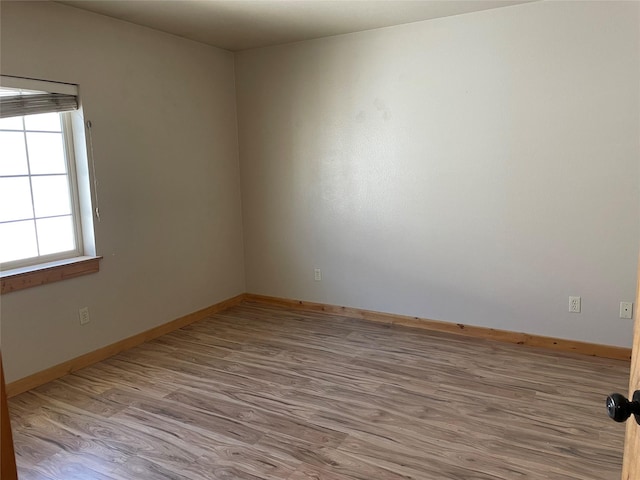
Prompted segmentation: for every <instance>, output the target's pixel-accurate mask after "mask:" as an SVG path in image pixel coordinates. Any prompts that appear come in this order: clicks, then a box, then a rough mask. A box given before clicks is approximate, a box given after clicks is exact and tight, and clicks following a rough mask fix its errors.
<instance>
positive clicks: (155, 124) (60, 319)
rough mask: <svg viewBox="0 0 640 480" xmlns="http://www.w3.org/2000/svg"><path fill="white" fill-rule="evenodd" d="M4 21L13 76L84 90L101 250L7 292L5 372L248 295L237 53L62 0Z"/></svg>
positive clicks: (14, 12) (22, 371)
mask: <svg viewBox="0 0 640 480" xmlns="http://www.w3.org/2000/svg"><path fill="white" fill-rule="evenodd" d="M0 16H1V21H2V24H1V27H2V28H1V38H0V40H1V50H0V60H1V63H0V70H1V72H2V73H3V74H7V75H17V76H25V77H33V78H41V79H47V80H54V81H62V82H71V83H78V84H79V85H80V92H81V100H82V104H83V109H84V114H85V119H87V120H91V121H92V122H93V135H94V149H95V162H96V171H97V175H98V181H99V188H98V190H99V202H100V211H101V218H102V221H101V222H100V223H96V226H95V230H96V243H97V251H98V254H100V255H103V256H104V260H102V262H101V271H100V273H98V274H95V275H89V276H84V277H80V278H77V279H73V280H67V281H63V282H59V283H54V284H50V285H45V286H42V287H38V288H33V289H29V290H22V291H19V292H14V293H11V294H8V295H3V296H2V300H1V301H2V305H1V321H2V354H3V357H4V362H5V365H4V366H5V370H6V374H7V380H8V381H12V380H15V379H18V378H21V377H24V376H26V375H29V374H31V373H34V372H37V371H39V370H42V369H44V368H47V367H50V366H52V365H55V364H57V363H60V362H62V361H65V360H68V359H70V358H73V357H76V356H78V355H81V354H83V353H86V352H89V351H92V350H95V349H96V348H99V347H101V346H104V345H107V344H110V343H113V342H115V341H117V340H120V339H122V338H126V337H128V336H130V335H133V334H136V333H138V332H141V331H144V330H147V329H149V328H152V327H154V326H156V325H159V324H162V323H166V322H167V321H170V320H173V319H175V318H177V317H180V316H182V315H185V314H187V313H190V312H192V311H195V310H198V309H200V308H204V307H207V306H209V305H211V304H213V303H216V302H218V301H221V300H224V299H227V298H229V297H232V296H234V295H237V294H239V293H242V292H244V291H245V286H244V267H243V253H242V249H243V247H242V222H241V210H240V187H239V185H240V182H239V168H238V158H237V133H236V110H235V86H234V72H233V68H234V66H233V56H232V54H231V53H229V52H225V51H223V50H219V49H215V48H212V47H207V46H204V45H201V44H198V43H195V42H190V41H187V40H183V39H180V38H177V37H173V36H171V35H166V34H163V33H159V32H155V31H153V30H150V29H146V28H143V27H138V26H135V25H132V24H129V23H125V22H120V21H117V20H112V19H109V18H107V17H102V16H99V15H95V14H91V13H86V12H83V11H80V10H77V9H74V8H70V7H65V6H62V5H58V4H54V3H50V4H47V3H44V4H43V3H40V2H37V3H33V2H19V3H18V2H16V3H14V2H11V3H7V2H2V11H1V15H0ZM82 306H88V307H89V309H90V314H91V323H90V324H88V325H86V326H84V327H80V326H79V322H78V316H77V315H78V308H79V307H82Z"/></svg>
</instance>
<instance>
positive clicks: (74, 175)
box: [0, 75, 95, 277]
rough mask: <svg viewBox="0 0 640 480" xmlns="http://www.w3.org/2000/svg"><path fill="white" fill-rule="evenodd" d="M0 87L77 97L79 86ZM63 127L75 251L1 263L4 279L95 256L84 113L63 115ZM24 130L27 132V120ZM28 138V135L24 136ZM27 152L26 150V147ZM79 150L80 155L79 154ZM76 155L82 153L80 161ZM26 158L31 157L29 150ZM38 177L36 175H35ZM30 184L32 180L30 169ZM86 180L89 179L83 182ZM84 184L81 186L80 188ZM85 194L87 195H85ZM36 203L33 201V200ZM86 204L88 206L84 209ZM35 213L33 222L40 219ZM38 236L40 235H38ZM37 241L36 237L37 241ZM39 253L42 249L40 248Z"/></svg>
mask: <svg viewBox="0 0 640 480" xmlns="http://www.w3.org/2000/svg"><path fill="white" fill-rule="evenodd" d="M0 84H1V85H2V86H3V87H9V88H18V89H23V90H37V91H46V92H50V93H73V94H76V95H77V86H76V85H68V84H59V83H54V82H48V81H40V80H31V79H22V78H16V77H6V76H4V75H3V76H2V77H1V81H0ZM59 115H60V124H61V131H62V143H63V151H64V161H65V165H66V178H67V182H68V185H69V196H70V203H71V218H72V222H73V228H74V238H75V249H73V250H68V251H65V252H56V253H52V254H45V255H39V254H38V256H35V257H29V258H23V259H16V260H12V261H8V262H3V263H0V273H1V272H5V273H3V274H2V276H3V277H4V275H5V274H7V273H11V272H14V271H15V272H20V271H24V270H25V269H30V270H33V269H37V268H39V267H42V268H49V267H50V266H51V265H55V264H56V262H58V263H59V262H63V263H64V262H68V261H73V260H74V259H77V260H79V261H83V260H85V259H86V258H88V256H95V243H94V234H93V219H92V213H91V212H92V206H91V193H90V187H89V183H90V182H89V178H88V168H87V166H86V165H82V164H81V163H79V160H80V161H84V162H85V163H86V161H87V156H86V145H85V144H84V122H83V119H82V112H81V111H80V110H78V111H65V112H60V113H59ZM20 118H22V119H23V130H22V132H23V133H24V132H25V130H26V129H25V128H24V127H25V124H24V116H22V117H20ZM25 134H26V133H25ZM78 134H79V135H78ZM25 148H26V146H25ZM78 148H80V152H78V150H77V149H78ZM77 153H82V155H80V158H79V157H78V155H77ZM27 155H29V153H28V150H27ZM78 169H80V170H81V171H83V172H85V175H84V176H83V178H82V179H80V178H79V175H78ZM34 176H35V175H34ZM28 177H29V182H31V179H32V178H33V176H32V175H31V171H30V169H29V172H28ZM84 177H86V178H84ZM80 182H82V185H80ZM83 192H84V193H83ZM32 202H33V197H32ZM85 204H86V205H85ZM33 213H34V217H33V218H34V219H35V218H37V217H36V216H35V211H34V212H33ZM36 236H37V231H36ZM36 238H37V237H36ZM38 253H39V245H38Z"/></svg>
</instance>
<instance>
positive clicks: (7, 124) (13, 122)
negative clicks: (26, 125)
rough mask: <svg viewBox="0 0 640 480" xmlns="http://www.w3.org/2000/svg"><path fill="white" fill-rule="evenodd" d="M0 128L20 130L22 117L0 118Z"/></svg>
mask: <svg viewBox="0 0 640 480" xmlns="http://www.w3.org/2000/svg"><path fill="white" fill-rule="evenodd" d="M0 130H22V117H9V118H0Z"/></svg>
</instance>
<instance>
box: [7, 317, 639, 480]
mask: <svg viewBox="0 0 640 480" xmlns="http://www.w3.org/2000/svg"><path fill="white" fill-rule="evenodd" d="M628 374H629V372H628V363H627V362H622V361H615V360H604V359H598V358H591V357H582V356H577V355H568V354H567V355H563V354H556V353H550V352H547V351H544V350H539V349H534V348H529V347H523V346H517V345H508V344H500V343H494V342H490V341H482V340H474V339H468V338H463V337H456V336H451V335H447V334H440V333H430V332H425V331H421V330H415V329H410V328H403V327H389V326H385V325H380V324H373V323H367V322H363V321H358V320H352V319H346V318H340V317H336V316H329V315H323V314H320V313H301V312H292V311H287V310H284V309H277V308H267V307H258V306H251V305H241V306H238V307H234V308H232V309H229V310H226V311H225V312H223V313H221V314H218V315H215V316H213V317H211V318H210V319H207V320H204V321H202V322H199V323H196V324H193V325H191V326H189V327H186V328H183V329H181V330H178V331H176V332H174V333H171V334H169V335H166V336H165V337H162V338H160V339H158V340H155V341H152V342H149V343H147V344H144V345H142V346H140V347H137V348H135V349H133V350H130V351H128V352H125V353H123V354H120V355H118V356H116V357H113V358H112V359H110V360H108V361H104V362H101V363H99V364H96V365H94V366H92V367H89V368H86V369H84V370H81V371H79V372H77V373H75V374H72V375H68V376H66V377H64V378H62V379H60V380H57V381H55V382H52V383H50V384H48V385H45V386H42V387H39V388H37V389H35V390H33V391H31V392H27V393H24V394H22V395H20V396H18V397H15V398H14V399H12V400H11V401H10V408H11V411H12V417H13V421H12V424H13V428H14V436H15V441H16V452H17V457H18V458H17V460H18V466H19V471H20V474H21V477H20V478H21V480H31V479H44V480H48V479H64V480H73V479H124V480H144V479H154V480H157V479H165V478H167V479H188V480H199V479H236V478H237V479H289V480H312V479H315V480H319V479H322V480H352V479H362V480H395V479H456V480H458V479H469V480H483V479H506V480H514V479H519V478H532V479H557V480H565V479H566V480H569V479H571V480H590V479H593V480H607V479H611V480H614V479H615V480H618V479H619V478H620V470H621V467H620V466H621V457H622V448H623V436H624V426H623V425H619V424H615V423H614V422H612V421H611V420H609V419H608V418H607V416H606V413H605V407H604V399H605V397H606V395H607V394H609V393H611V392H613V391H620V392H625V391H626V390H627V382H628Z"/></svg>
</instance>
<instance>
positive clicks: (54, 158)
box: [27, 132, 67, 174]
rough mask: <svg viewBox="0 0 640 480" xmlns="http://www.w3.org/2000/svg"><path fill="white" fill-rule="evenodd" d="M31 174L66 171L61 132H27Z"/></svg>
mask: <svg viewBox="0 0 640 480" xmlns="http://www.w3.org/2000/svg"><path fill="white" fill-rule="evenodd" d="M27 148H28V149H29V165H30V166H31V174H41V173H67V170H66V166H65V162H64V148H63V145H62V134H61V133H31V132H28V133H27Z"/></svg>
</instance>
